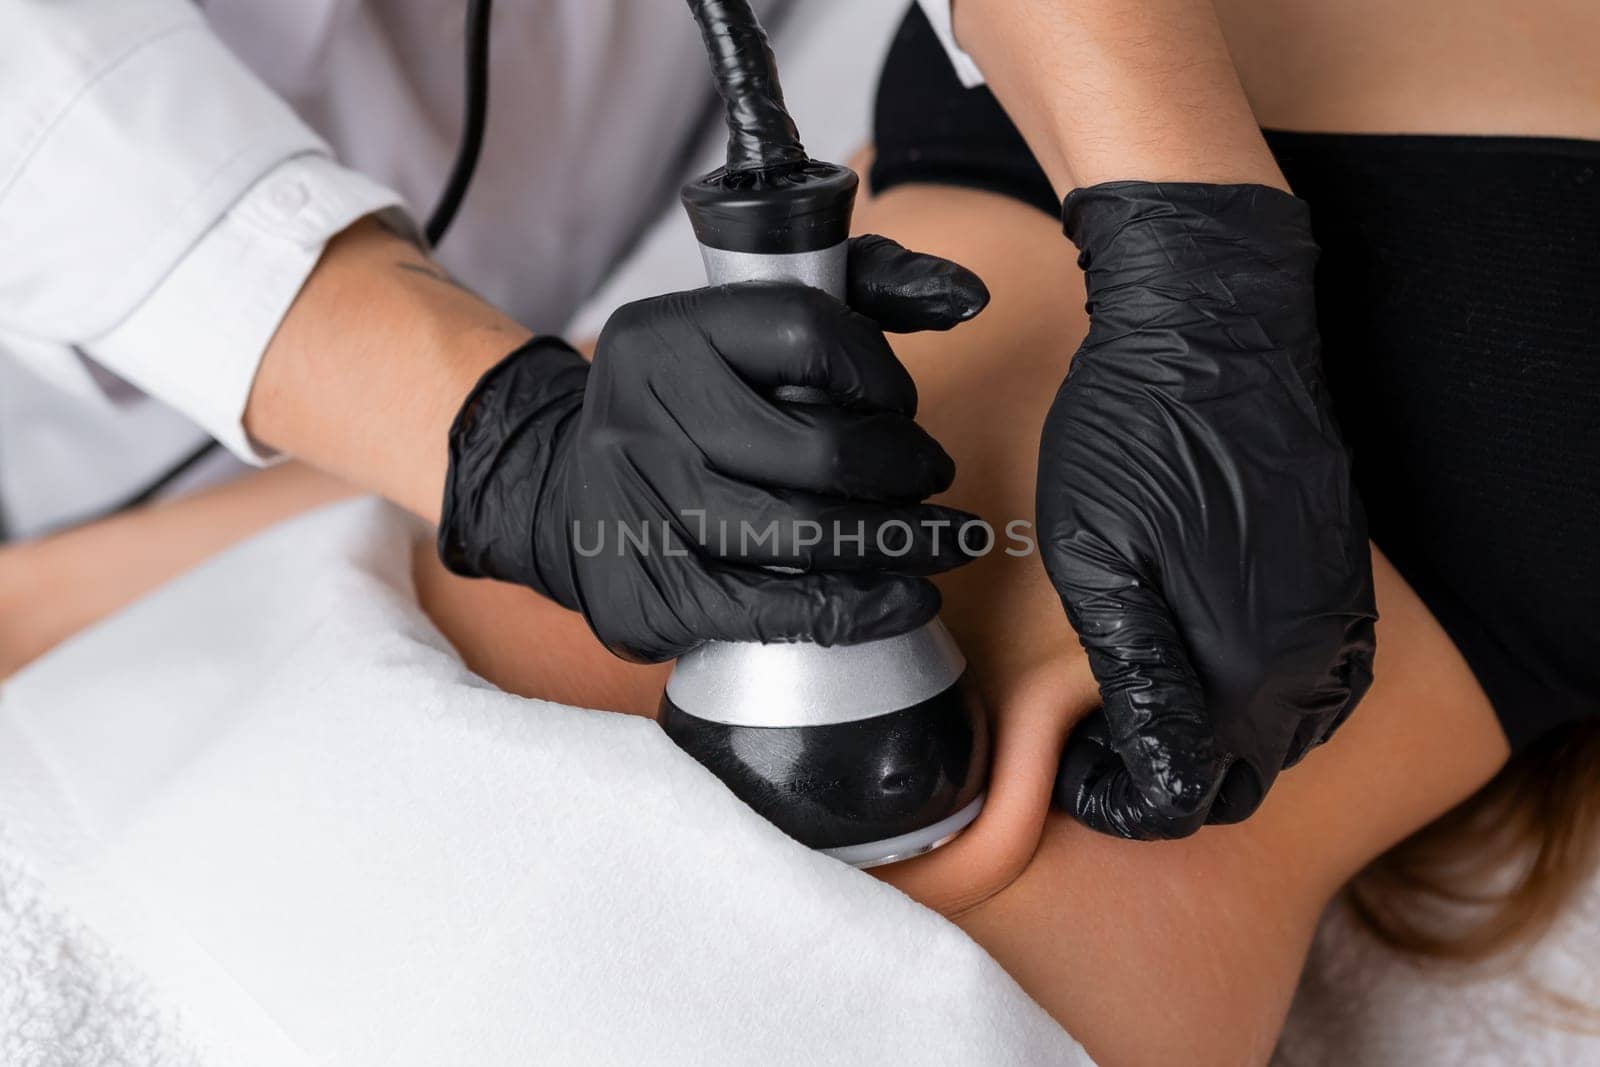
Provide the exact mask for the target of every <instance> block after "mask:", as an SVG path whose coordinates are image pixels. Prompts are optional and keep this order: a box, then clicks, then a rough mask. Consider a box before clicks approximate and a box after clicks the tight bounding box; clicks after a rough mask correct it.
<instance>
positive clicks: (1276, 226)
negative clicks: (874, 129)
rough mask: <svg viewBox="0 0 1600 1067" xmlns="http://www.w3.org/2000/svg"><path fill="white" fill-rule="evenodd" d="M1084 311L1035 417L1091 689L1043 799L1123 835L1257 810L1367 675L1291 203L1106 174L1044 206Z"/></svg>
mask: <svg viewBox="0 0 1600 1067" xmlns="http://www.w3.org/2000/svg"><path fill="white" fill-rule="evenodd" d="M1063 218H1064V220H1065V224H1066V232H1067V235H1068V236H1069V237H1071V238H1072V240H1073V242H1074V243H1075V244H1076V245H1077V246H1078V248H1079V249H1080V250H1081V253H1082V254H1081V256H1080V259H1079V263H1080V265H1081V266H1082V267H1083V268H1084V270H1085V277H1086V283H1087V287H1088V298H1089V304H1088V306H1089V318H1090V326H1089V334H1088V337H1087V338H1086V339H1085V341H1084V343H1083V347H1082V348H1080V349H1079V350H1078V353H1077V355H1076V356H1075V357H1074V358H1073V361H1072V365H1071V368H1070V370H1069V371H1068V373H1067V378H1066V381H1065V383H1064V384H1063V385H1062V387H1061V390H1060V392H1059V393H1058V394H1057V396H1056V400H1055V403H1054V405H1053V406H1052V408H1051V410H1050V415H1049V417H1048V419H1047V421H1046V424H1045V429H1044V436H1043V441H1042V444H1041V449H1040V457H1039V484H1038V500H1037V505H1038V520H1039V523H1040V530H1039V534H1040V545H1041V551H1042V553H1043V555H1044V562H1045V565H1046V568H1047V569H1048V570H1049V572H1050V577H1051V580H1052V581H1053V582H1054V584H1055V587H1056V591H1057V592H1058V593H1060V595H1061V600H1062V603H1063V605H1064V606H1065V607H1066V611H1067V616H1068V619H1069V620H1070V621H1071V623H1072V625H1073V628H1074V629H1076V630H1077V632H1078V636H1079V638H1080V639H1081V640H1082V642H1083V646H1084V648H1085V649H1086V650H1087V651H1088V654H1089V663H1090V666H1091V668H1092V669H1093V671H1094V674H1095V678H1096V679H1097V680H1098V681H1099V683H1100V692H1101V699H1102V710H1101V711H1100V712H1097V713H1096V714H1095V715H1094V716H1092V717H1091V718H1090V719H1089V720H1086V721H1085V723H1083V724H1082V725H1081V726H1080V727H1079V729H1078V730H1077V731H1076V732H1075V733H1074V735H1073V737H1072V738H1071V739H1070V740H1069V741H1068V745H1067V751H1066V753H1065V754H1064V757H1063V760H1062V763H1061V768H1060V772H1059V774H1058V777H1057V781H1056V803H1057V804H1058V805H1059V806H1061V807H1063V808H1065V809H1066V810H1067V811H1069V812H1071V813H1072V814H1073V815H1075V816H1076V817H1077V818H1078V819H1080V820H1081V821H1083V822H1084V823H1086V824H1087V825H1089V826H1090V827H1092V828H1094V829H1097V830H1100V831H1102V832H1105V833H1110V834H1115V835H1118V836H1121V837H1129V838H1169V837H1182V836H1186V835H1188V834H1190V833H1193V832H1194V831H1195V830H1196V829H1197V828H1198V827H1199V826H1201V825H1202V824H1203V823H1206V822H1212V823H1225V822H1235V821H1238V820H1240V819H1243V818H1245V817H1246V816H1248V815H1249V814H1250V813H1251V812H1253V811H1254V810H1255V809H1256V806H1257V805H1258V804H1260V802H1261V799H1262V797H1263V796H1264V795H1265V794H1266V792H1267V790H1268V789H1269V788H1270V787H1271V785H1272V782H1273V779H1274V778H1275V777H1276V776H1277V774H1278V772H1279V771H1280V770H1282V769H1284V768H1285V767H1288V766H1291V765H1293V764H1294V763H1295V762H1296V761H1297V760H1299V759H1300V758H1301V757H1302V756H1304V755H1305V754H1306V752H1307V751H1308V750H1309V749H1311V748H1312V747H1313V746H1315V745H1318V744H1320V743H1322V742H1323V741H1325V740H1327V738H1328V736H1329V735H1330V734H1331V733H1332V732H1333V731H1334V730H1335V729H1337V728H1338V727H1339V725H1340V724H1341V723H1342V722H1343V721H1344V719H1345V717H1346V716H1347V715H1349V714H1350V711H1351V709H1353V708H1354V707H1355V705H1356V703H1357V702H1358V701H1359V700H1360V699H1361V697H1362V696H1363V695H1364V694H1365V692H1366V690H1367V686H1368V685H1369V684H1370V682H1371V680H1372V656H1373V647H1374V640H1373V623H1374V621H1375V620H1376V618H1377V610H1376V607H1375V605H1374V600H1373V591H1372V566H1371V557H1370V555H1369V553H1368V548H1367V526H1366V518H1365V515H1364V513H1363V511H1362V508H1361V502H1360V500H1359V499H1358V498H1357V496H1356V493H1355V490H1354V488H1353V487H1352V485H1351V478H1350V461H1349V457H1348V456H1347V454H1346V451H1345V448H1344V444H1343V442H1342V441H1341V439H1340V436H1339V431H1338V428H1337V427H1336V426H1335V424H1334V419H1333V415H1332V412H1331V410H1330V405H1329V397H1328V393H1327V388H1326V386H1325V384H1324V382H1323V378H1322V368H1321V353H1320V341H1319V338H1318V334H1317V322H1316V306H1315V301H1314V293H1313V286H1312V272H1313V268H1314V266H1315V264H1316V258H1317V247H1316V245H1315V243H1314V242H1313V241H1312V238H1311V228H1310V216H1309V213H1308V211H1307V208H1306V205H1305V204H1304V202H1302V201H1300V200H1298V199H1296V198H1294V197H1292V196H1290V195H1289V194H1287V193H1284V192H1281V191H1278V190H1275V189H1270V188H1267V187H1265V186H1257V185H1237V186H1219V185H1201V184H1151V183H1147V182H1111V183H1107V184H1103V185H1096V186H1092V187H1090V188H1087V189H1080V190H1077V191H1075V192H1073V193H1072V194H1071V195H1070V196H1068V197H1067V200H1066V203H1065V204H1064V206H1063Z"/></svg>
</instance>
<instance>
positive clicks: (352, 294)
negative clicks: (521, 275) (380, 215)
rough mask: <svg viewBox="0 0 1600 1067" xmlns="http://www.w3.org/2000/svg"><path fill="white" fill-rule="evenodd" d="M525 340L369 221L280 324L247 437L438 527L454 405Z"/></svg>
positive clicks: (346, 239) (331, 254) (343, 237)
mask: <svg viewBox="0 0 1600 1067" xmlns="http://www.w3.org/2000/svg"><path fill="white" fill-rule="evenodd" d="M529 336H531V334H530V332H529V331H528V330H526V329H524V328H523V327H521V326H520V325H518V324H517V323H515V322H514V321H512V320H511V319H510V318H508V317H507V316H505V315H504V314H503V313H501V312H500V311H498V310H496V309H495V308H494V307H493V306H491V305H490V304H488V303H487V302H486V301H484V300H483V299H482V298H480V297H479V296H477V295H476V294H474V293H472V292H470V291H469V290H467V289H466V288H464V287H462V286H461V285H459V284H458V283H456V282H455V281H454V280H453V279H451V278H450V276H449V275H448V274H446V273H445V272H444V271H443V270H442V269H441V268H440V267H439V266H438V265H437V264H435V263H434V262H433V261H432V260H430V259H429V258H428V257H427V256H425V255H424V254H423V253H422V252H421V251H419V250H418V249H417V248H416V246H415V245H413V244H412V243H411V242H409V241H407V240H405V239H403V238H401V237H399V236H396V235H395V234H394V233H392V232H390V231H389V230H388V229H386V228H385V227H383V226H382V225H380V224H379V223H378V222H377V221H376V220H373V219H366V220H363V221H361V222H359V223H357V224H356V225H354V226H352V227H350V228H349V229H348V230H346V231H345V232H343V233H341V234H340V235H338V236H337V237H335V238H334V239H333V240H332V241H330V242H329V244H328V246H327V248H326V250H325V251H324V252H323V255H322V258H321V259H320V261H319V262H318V265H317V267H316V269H315V270H314V271H313V272H312V274H311V276H310V278H308V280H307V282H306V284H305V286H304V288H303V289H302V290H301V292H300V294H299V296H298V297H297V299H296V300H295V302H294V305H293V306H292V307H291V308H290V310H289V313H288V315H287V316H286V317H285V318H284V321H283V323H282V325H281V326H280V327H279V329H278V332H277V334H276V335H275V336H274V337H273V340H272V343H271V344H270V345H269V346H268V349H267V353H266V356H265V357H264V358H263V360H262V364H261V369H260V371H259V372H258V374H257V377H256V382H255V385H254V387H253V388H252V390H251V394H250V401H249V405H248V407H247V409H246V412H245V427H246V429H247V430H248V431H249V432H250V433H251V435H252V436H254V437H256V438H257V439H258V440H260V441H261V442H263V443H264V444H266V445H269V446H271V447H273V448H276V449H278V450H280V451H284V452H288V453H290V454H292V455H295V456H297V457H299V458H301V459H303V460H305V461H307V462H308V463H311V464H312V465H314V466H317V467H320V468H322V469H324V470H327V471H329V472H331V473H334V474H337V475H339V476H340V477H342V478H344V479H346V480H348V481H350V482H353V483H354V484H356V485H359V486H361V487H362V488H365V489H367V490H370V491H372V492H376V493H378V494H380V495H382V496H385V497H387V498H389V499H390V500H392V501H394V502H395V503H397V504H399V505H401V506H402V507H405V508H407V509H408V510H410V511H412V512H414V513H415V514H417V515H419V516H421V517H422V518H424V519H427V520H429V521H436V520H437V519H438V512H439V501H440V499H441V497H442V494H443V486H444V480H445V470H446V466H447V462H448V452H447V442H448V435H449V428H450V424H451V422H452V420H453V419H454V418H455V415H456V412H457V410H458V409H459V406H460V404H461V401H462V400H463V399H464V398H465V397H466V395H467V394H468V393H469V392H470V391H471V390H472V387H473V385H474V384H475V383H476V382H477V380H478V379H479V377H481V376H482V374H483V373H484V372H485V371H486V370H487V369H488V368H489V367H491V366H493V365H494V364H495V363H496V362H498V361H499V360H500V359H502V358H503V357H504V356H505V355H506V353H508V352H510V351H511V350H512V349H514V348H516V347H517V346H518V345H520V344H521V343H523V342H524V341H525V340H527V338H528V337H529Z"/></svg>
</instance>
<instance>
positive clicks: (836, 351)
mask: <svg viewBox="0 0 1600 1067" xmlns="http://www.w3.org/2000/svg"><path fill="white" fill-rule="evenodd" d="M689 295H690V297H692V300H693V306H692V309H691V310H690V312H689V313H690V314H691V315H692V316H693V318H694V320H695V325H696V327H697V328H698V329H699V330H700V331H701V332H702V334H703V335H704V337H705V339H706V341H707V342H708V343H709V344H710V345H711V347H712V349H713V350H714V351H715V353H716V355H718V356H720V357H721V358H722V360H723V361H724V362H725V363H726V364H727V365H728V366H729V367H731V368H732V369H733V370H734V372H735V373H736V374H738V376H739V377H740V378H742V379H743V380H744V381H745V382H747V383H748V384H750V385H752V386H755V387H756V388H758V389H765V390H778V389H793V388H800V389H810V390H817V391H819V392H821V393H824V394H826V395H827V397H828V398H829V399H831V400H833V401H835V402H837V403H840V404H845V405H847V406H853V407H872V408H882V409H885V410H888V411H895V412H899V413H900V414H902V415H915V414H916V412H917V387H916V384H915V383H914V382H913V381H912V380H911V374H910V373H909V372H908V371H907V370H906V369H905V367H904V366H902V365H901V363H900V361H899V360H898V359H896V358H895V354H894V351H893V350H892V349H891V348H890V347H889V342H888V341H886V340H884V336H883V331H882V330H881V329H880V328H879V327H878V325H877V324H876V323H874V322H873V321H872V320H871V319H869V318H867V317H866V316H864V315H858V314H856V313H855V312H853V311H851V310H850V309H849V308H847V307H845V306H844V305H843V304H841V303H840V302H839V301H837V300H835V299H834V298H833V297H831V296H829V295H828V294H827V293H824V292H822V291H821V290H819V289H812V288H809V287H807V286H803V285H783V284H777V283H773V282H751V283H745V284H740V285H724V286H719V287H717V288H714V289H703V290H700V291H698V292H696V293H693V294H689ZM626 310H627V309H624V311H626ZM617 314H619V315H620V314H623V312H618V313H617Z"/></svg>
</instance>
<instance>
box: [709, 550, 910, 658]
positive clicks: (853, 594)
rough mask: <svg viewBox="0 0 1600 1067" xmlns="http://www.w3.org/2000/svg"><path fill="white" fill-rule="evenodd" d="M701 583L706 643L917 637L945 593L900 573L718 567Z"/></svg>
mask: <svg viewBox="0 0 1600 1067" xmlns="http://www.w3.org/2000/svg"><path fill="white" fill-rule="evenodd" d="M701 576H702V578H701V581H699V582H698V583H696V585H697V588H696V593H697V596H698V599H699V601H700V606H699V610H700V614H701V616H702V618H703V619H704V620H705V623H704V625H703V626H701V627H697V630H698V631H699V633H700V635H701V636H702V637H704V638H705V639H706V640H719V641H761V642H768V643H770V642H779V641H811V642H814V643H816V644H819V645H823V646H829V645H854V644H860V643H861V642H863V641H876V640H878V639H880V638H885V637H895V636H897V635H899V634H903V633H909V632H910V631H912V630H915V629H916V628H917V627H919V626H921V625H923V624H924V623H926V622H928V621H929V620H930V619H932V618H933V617H934V616H935V615H937V614H939V591H938V590H937V589H935V588H934V587H933V584H932V583H931V582H929V581H927V580H926V579H923V578H913V577H909V576H906V575H895V574H853V573H844V572H828V573H820V574H787V575H786V574H772V573H765V572H761V571H754V570H745V569H742V568H737V567H713V568H709V569H707V570H705V571H702V572H701Z"/></svg>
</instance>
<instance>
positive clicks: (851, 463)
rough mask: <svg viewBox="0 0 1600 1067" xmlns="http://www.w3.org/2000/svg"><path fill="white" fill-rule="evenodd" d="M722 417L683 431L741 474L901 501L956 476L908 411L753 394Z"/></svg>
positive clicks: (930, 492)
mask: <svg viewBox="0 0 1600 1067" xmlns="http://www.w3.org/2000/svg"><path fill="white" fill-rule="evenodd" d="M725 416H727V417H724V418H720V419H713V420H710V421H708V422H707V423H705V424H703V425H699V426H694V427H691V428H688V431H689V433H690V434H691V435H692V437H693V439H694V442H695V444H696V446H697V447H698V448H699V449H700V451H701V452H702V453H704V454H705V456H706V458H707V459H709V460H710V461H711V464H712V466H714V467H715V468H716V469H717V470H719V471H721V472H722V473H724V474H726V475H729V476H730V477H733V478H737V479H740V480H742V481H748V482H753V483H756V484H759V485H768V486H775V487H781V488H785V489H798V490H805V491H808V492H813V493H821V494H825V495H828V496H839V497H849V498H852V499H857V500H877V501H895V502H900V501H914V500H922V499H925V498H927V497H930V496H934V495H935V494H938V493H942V492H944V491H945V490H946V489H948V488H950V483H951V482H953V481H954V480H955V474H956V465H955V461H954V460H952V459H951V458H950V455H949V453H947V452H946V451H945V450H944V449H943V448H942V447H941V446H940V445H939V442H937V441H935V440H934V439H933V437H931V436H930V435H929V434H928V431H926V430H924V429H923V428H922V427H921V426H918V425H917V423H916V421H915V420H913V419H912V418H911V417H910V416H908V415H901V414H898V413H896V412H892V411H862V410H857V409H851V408H840V407H832V406H829V405H826V404H784V403H770V402H767V401H765V400H762V399H760V398H755V397H752V398H751V399H750V403H749V404H747V405H739V406H738V407H737V408H735V407H734V406H733V405H729V406H728V410H727V411H725Z"/></svg>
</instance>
